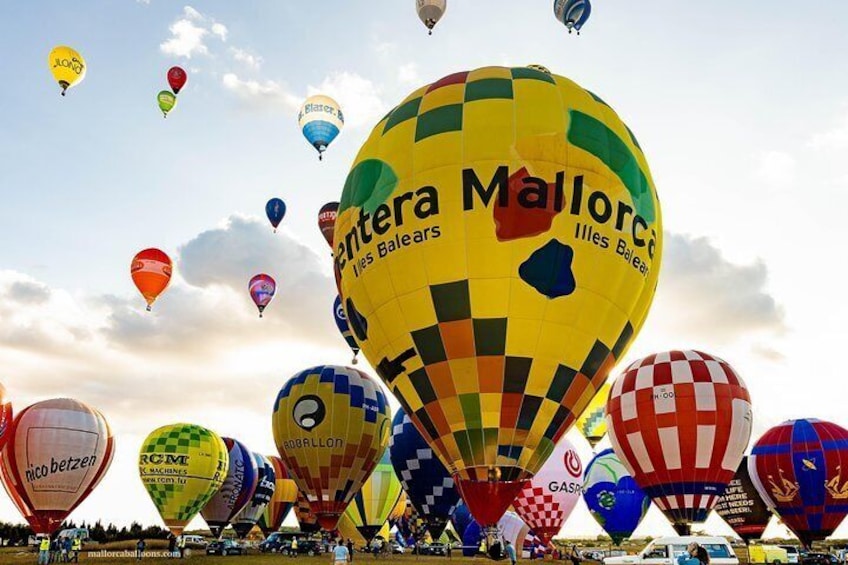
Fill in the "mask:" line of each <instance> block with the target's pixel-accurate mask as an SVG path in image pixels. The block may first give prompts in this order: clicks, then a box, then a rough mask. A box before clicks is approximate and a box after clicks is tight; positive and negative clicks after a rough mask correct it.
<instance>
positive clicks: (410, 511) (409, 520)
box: [397, 496, 425, 538]
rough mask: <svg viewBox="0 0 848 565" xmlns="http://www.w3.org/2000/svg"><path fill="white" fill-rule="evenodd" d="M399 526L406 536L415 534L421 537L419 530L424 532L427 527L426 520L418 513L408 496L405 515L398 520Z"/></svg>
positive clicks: (416, 536) (414, 535)
mask: <svg viewBox="0 0 848 565" xmlns="http://www.w3.org/2000/svg"><path fill="white" fill-rule="evenodd" d="M397 528H398V530H399V531H400V532H401V533H402V534H403V535H404V536H405V537H409V536H413V537H415V538H418V537H420V536H419V532H423V530H424V528H425V524H424V520H423V519H422V518H421V515H420V514H418V510H416V509H415V506H414V505H413V504H412V501H410V500H409V497H408V496H407V499H406V509H405V510H404V512H403V516H401V518H400V519H399V520H398V521H397Z"/></svg>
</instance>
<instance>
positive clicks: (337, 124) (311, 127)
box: [297, 94, 344, 159]
mask: <svg viewBox="0 0 848 565" xmlns="http://www.w3.org/2000/svg"><path fill="white" fill-rule="evenodd" d="M297 123H298V125H299V126H300V129H301V132H303V137H305V138H306V141H308V142H309V143H310V145H312V146H313V147H314V148H315V149H316V150H317V151H318V158H319V159H320V158H321V155H322V154H323V153H324V151H325V150H326V149H327V146H328V145H330V143H332V142H333V140H334V139H336V136H337V135H339V132H340V131H341V130H342V127H343V126H344V115H343V114H342V109H341V108H340V107H339V104H338V103H337V102H336V101H335V100H333V99H332V98H330V97H329V96H324V95H321V94H316V95H314V96H310V97H309V98H307V99H306V102H304V103H303V106H301V107H300V112H298V114H297Z"/></svg>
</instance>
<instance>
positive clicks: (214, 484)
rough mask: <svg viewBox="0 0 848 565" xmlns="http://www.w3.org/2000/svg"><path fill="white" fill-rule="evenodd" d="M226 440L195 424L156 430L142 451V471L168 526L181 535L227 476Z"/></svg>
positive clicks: (139, 469)
mask: <svg viewBox="0 0 848 565" xmlns="http://www.w3.org/2000/svg"><path fill="white" fill-rule="evenodd" d="M228 467H229V459H228V454H227V447H226V445H224V441H223V440H222V439H221V438H220V437H219V436H218V434H216V433H215V432H212V431H210V430H207V429H206V428H203V427H201V426H196V425H194V424H171V425H168V426H162V427H161V428H158V429H156V430H153V431H152V432H151V433H150V435H149V436H147V439H145V440H144V443H143V444H142V446H141V451H140V452H139V454H138V473H139V475H140V476H141V482H143V483H144V488H146V489H147V493H148V494H149V495H150V498H151V499H152V500H153V504H155V505H156V509H157V510H158V511H159V514H160V515H161V516H162V520H163V521H164V522H165V526H167V528H168V529H169V530H171V533H173V534H174V535H175V536H178V535H180V534H181V533H182V531H183V528H185V527H186V525H188V523H189V522H191V520H192V518H194V517H195V516H196V515H197V513H198V512H199V511H200V509H201V508H203V506H204V505H205V504H206V503H207V502H208V501H209V499H210V498H212V495H214V494H215V493H216V492H217V491H218V489H219V488H221V485H222V484H223V483H224V478H226V476H227V468H228Z"/></svg>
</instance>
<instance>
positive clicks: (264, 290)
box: [247, 273, 277, 318]
mask: <svg viewBox="0 0 848 565" xmlns="http://www.w3.org/2000/svg"><path fill="white" fill-rule="evenodd" d="M247 289H248V290H249V291H250V298H252V299H253V303H254V304H256V307H257V308H258V309H259V317H260V318H261V317H262V313H263V312H264V311H265V307H266V306H268V304H270V303H271V300H273V299H274V293H275V292H277V281H275V280H274V278H273V277H272V276H271V275H266V274H265V273H261V274H258V275H255V276H254V277H253V278H252V279H250V282H249V283H248V285H247Z"/></svg>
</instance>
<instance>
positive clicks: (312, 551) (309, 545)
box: [278, 540, 324, 557]
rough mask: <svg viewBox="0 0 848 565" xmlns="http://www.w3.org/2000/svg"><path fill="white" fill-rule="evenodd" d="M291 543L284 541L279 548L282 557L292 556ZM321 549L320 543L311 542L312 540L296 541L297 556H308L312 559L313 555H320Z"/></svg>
mask: <svg viewBox="0 0 848 565" xmlns="http://www.w3.org/2000/svg"><path fill="white" fill-rule="evenodd" d="M291 546H292V543H291V540H286V541H285V542H283V544H282V545H281V546H280V549H279V550H278V551H279V552H280V553H282V554H283V555H291V554H292V547H291ZM323 551H324V550H323V548H322V546H321V543H320V542H317V541H312V540H297V554H298V555H308V556H310V557H312V556H313V555H321V553H322V552H323Z"/></svg>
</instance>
